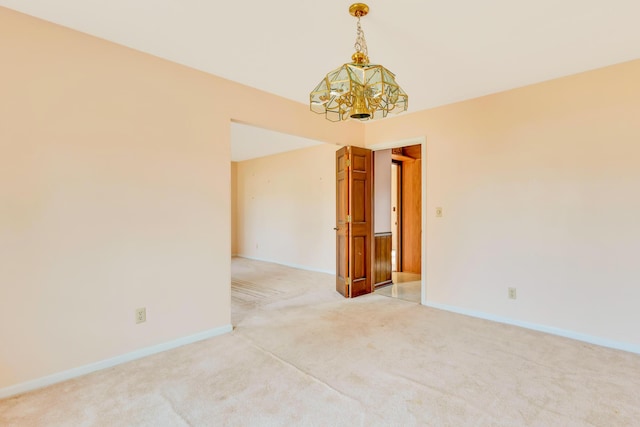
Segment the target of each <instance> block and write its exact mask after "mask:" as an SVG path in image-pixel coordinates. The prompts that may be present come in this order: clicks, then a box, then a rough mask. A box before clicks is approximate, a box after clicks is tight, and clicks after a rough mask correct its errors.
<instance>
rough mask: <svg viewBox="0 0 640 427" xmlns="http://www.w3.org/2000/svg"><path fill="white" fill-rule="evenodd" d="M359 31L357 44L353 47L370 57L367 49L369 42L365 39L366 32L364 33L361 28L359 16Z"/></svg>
mask: <svg viewBox="0 0 640 427" xmlns="http://www.w3.org/2000/svg"><path fill="white" fill-rule="evenodd" d="M357 28H358V31H357V35H356V43H355V44H354V45H353V47H354V48H355V49H356V52H361V53H364V54H365V55H366V56H367V57H368V56H369V52H368V49H367V41H366V40H365V39H364V31H362V27H361V26H360V17H359V16H358V27H357Z"/></svg>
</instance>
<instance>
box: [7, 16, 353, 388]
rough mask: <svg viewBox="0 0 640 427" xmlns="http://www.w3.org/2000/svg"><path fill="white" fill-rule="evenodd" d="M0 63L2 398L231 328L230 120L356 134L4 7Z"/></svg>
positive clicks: (281, 102)
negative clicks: (138, 320) (138, 319)
mask: <svg viewBox="0 0 640 427" xmlns="http://www.w3.org/2000/svg"><path fill="white" fill-rule="evenodd" d="M0 58H2V59H1V62H2V65H1V66H0V93H1V95H0V153H2V155H1V156H0V200H1V203H0V343H1V345H0V390H2V389H3V388H6V387H8V386H14V385H17V384H21V383H24V382H26V381H29V380H34V379H38V378H41V377H43V376H46V375H49V374H54V373H59V372H61V371H66V370H69V369H72V368H76V367H79V366H82V365H85V364H89V363H92V362H97V361H101V360H104V359H108V358H112V357H114V356H118V355H122V354H125V353H128V352H132V351H136V350H139V349H143V348H146V347H149V346H153V345H156V344H160V343H165V342H168V341H172V340H175V339H177V338H181V337H185V336H188V335H191V334H195V333H200V332H203V331H208V330H212V329H214V328H218V327H221V326H225V325H228V324H229V323H230V295H229V289H230V287H229V286H230V285H229V283H230V271H229V257H230V248H231V241H230V240H231V236H230V235H231V233H230V230H229V229H230V223H231V218H230V215H231V206H230V199H231V194H230V175H231V173H230V164H231V162H230V142H229V139H230V121H231V119H235V120H238V121H242V122H245V123H251V124H254V125H257V126H260V127H263V128H267V129H271V130H276V131H280V132H285V133H289V134H293V135H299V136H303V137H307V138H310V139H316V140H322V141H328V142H331V143H347V142H352V141H357V140H361V139H362V137H361V135H362V126H363V125H362V124H360V123H345V124H342V125H340V126H335V125H334V124H331V123H328V122H327V121H326V120H324V118H323V117H322V116H320V115H314V114H310V113H309V111H308V107H307V106H305V105H301V104H298V103H295V102H292V101H288V100H285V99H283V98H278V97H275V96H273V95H270V94H267V93H263V92H259V91H256V90H254V89H250V88H248V87H245V86H241V85H238V84H234V83H231V82H229V81H226V80H223V79H219V78H216V77H214V76H211V75H207V74H205V73H201V72H197V71H194V70H191V69H188V68H186V67H182V66H179V65H176V64H173V63H170V62H167V61H164V60H161V59H158V58H155V57H152V56H150V55H146V54H142V53H140V52H137V51H134V50H131V49H127V48H124V47H121V46H118V45H115V44H112V43H108V42H105V41H102V40H99V39H96V38H93V37H90V36H87V35H84V34H81V33H78V32H74V31H71V30H68V29H65V28H63V27H59V26H56V25H53V24H50V23H46V22H43V21H40V20H37V19H34V18H31V17H28V16H26V15H22V14H19V13H16V12H13V11H10V10H8V9H6V8H2V7H0ZM137 307H146V308H147V322H146V323H144V324H141V325H135V324H134V310H135V309H136V308H137Z"/></svg>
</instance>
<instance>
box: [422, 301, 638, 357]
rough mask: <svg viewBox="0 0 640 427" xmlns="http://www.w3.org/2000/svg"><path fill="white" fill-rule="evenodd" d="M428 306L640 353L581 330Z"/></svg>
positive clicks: (433, 304) (442, 305)
mask: <svg viewBox="0 0 640 427" xmlns="http://www.w3.org/2000/svg"><path fill="white" fill-rule="evenodd" d="M424 305H426V306H427V307H431V308H437V309H439V310H445V311H450V312H453V313H457V314H464V315H465V316H471V317H477V318H479V319H485V320H491V321H493V322H498V323H504V324H507V325H513V326H519V327H521V328H525V329H531V330H534V331H539V332H546V333H548V334H551V335H558V336H561V337H565V338H571V339H574V340H577V341H583V342H587V343H590V344H596V345H599V346H602V347H608V348H613V349H616V350H623V351H628V352H630V353H637V354H640V345H634V344H629V343H624V342H619V341H613V340H609V339H606V338H600V337H595V336H593V335H587V334H581V333H579V332H574V331H568V330H566V329H560V328H556V327H553V326H546V325H539V324H537V323H530V322H523V321H520V320H515V319H510V318H508V317H502V316H497V315H495V314H490V313H484V312H481V311H475V310H467V309H465V308H460V307H455V306H451V305H446V304H439V303H434V302H427V303H426V304H424Z"/></svg>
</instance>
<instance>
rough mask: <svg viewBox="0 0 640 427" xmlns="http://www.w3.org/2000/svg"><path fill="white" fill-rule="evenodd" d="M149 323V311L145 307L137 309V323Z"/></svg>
mask: <svg viewBox="0 0 640 427" xmlns="http://www.w3.org/2000/svg"><path fill="white" fill-rule="evenodd" d="M146 321H147V309H146V308H145V307H142V308H136V323H142V322H146Z"/></svg>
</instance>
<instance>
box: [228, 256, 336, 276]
mask: <svg viewBox="0 0 640 427" xmlns="http://www.w3.org/2000/svg"><path fill="white" fill-rule="evenodd" d="M235 256H237V257H238V258H246V259H251V260H253V261H262V262H270V263H271V264H278V265H284V266H285V267H291V268H297V269H298V270H306V271H315V272H316V273H326V274H331V275H332V276H335V275H336V272H335V271H333V270H331V271H329V270H322V269H320V268H312V267H308V266H306V265H300V264H291V263H289V262H280V261H274V260H271V259H264V258H258V257H254V256H249V255H242V254H238V255H235Z"/></svg>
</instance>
